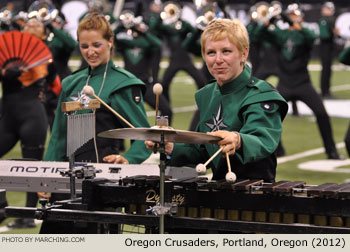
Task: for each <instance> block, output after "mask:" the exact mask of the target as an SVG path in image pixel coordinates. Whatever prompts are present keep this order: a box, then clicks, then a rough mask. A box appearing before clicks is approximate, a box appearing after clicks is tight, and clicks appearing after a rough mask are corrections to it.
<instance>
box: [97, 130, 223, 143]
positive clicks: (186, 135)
mask: <svg viewBox="0 0 350 252" xmlns="http://www.w3.org/2000/svg"><path fill="white" fill-rule="evenodd" d="M161 134H164V141H165V142H174V143H190V144H216V143H217V142H218V141H220V140H221V138H220V137H216V136H210V135H207V134H204V133H199V132H194V131H186V130H175V129H168V128H122V129H112V130H107V131H104V132H101V133H99V134H98V136H99V137H105V138H117V139H132V140H143V141H145V140H148V141H153V142H160V141H161Z"/></svg>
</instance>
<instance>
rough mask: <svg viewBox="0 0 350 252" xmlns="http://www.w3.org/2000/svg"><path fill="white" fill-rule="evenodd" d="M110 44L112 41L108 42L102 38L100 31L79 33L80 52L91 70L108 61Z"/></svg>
mask: <svg viewBox="0 0 350 252" xmlns="http://www.w3.org/2000/svg"><path fill="white" fill-rule="evenodd" d="M112 42H113V40H112V39H111V40H110V41H108V40H106V39H105V38H103V36H102V32H100V31H96V30H82V31H81V32H80V33H79V48H80V52H81V55H82V56H83V57H84V59H85V60H86V62H87V63H88V64H89V65H90V67H91V69H94V68H96V67H98V66H99V65H102V64H106V63H107V62H108V61H109V59H110V56H111V46H112Z"/></svg>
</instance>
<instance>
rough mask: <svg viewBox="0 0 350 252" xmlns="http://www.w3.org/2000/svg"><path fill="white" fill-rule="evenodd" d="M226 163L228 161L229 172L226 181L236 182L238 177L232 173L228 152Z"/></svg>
mask: <svg viewBox="0 0 350 252" xmlns="http://www.w3.org/2000/svg"><path fill="white" fill-rule="evenodd" d="M226 161H227V168H228V172H227V173H226V176H225V179H226V181H227V182H235V181H236V179H237V177H236V174H234V173H233V172H232V171H231V163H230V157H229V155H228V152H226Z"/></svg>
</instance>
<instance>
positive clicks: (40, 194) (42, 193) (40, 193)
mask: <svg viewBox="0 0 350 252" xmlns="http://www.w3.org/2000/svg"><path fill="white" fill-rule="evenodd" d="M37 194H38V196H39V198H43V199H49V198H51V194H50V193H48V192H37Z"/></svg>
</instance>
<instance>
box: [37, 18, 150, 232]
mask: <svg viewBox="0 0 350 252" xmlns="http://www.w3.org/2000/svg"><path fill="white" fill-rule="evenodd" d="M77 35H78V36H77V37H78V43H79V48H80V52H81V54H82V56H83V57H84V59H85V60H86V62H87V63H88V64H89V66H88V67H87V68H84V69H80V70H78V71H76V72H74V73H73V74H72V75H70V76H68V77H67V78H65V79H64V80H63V83H62V88H63V89H62V92H61V95H60V98H59V103H58V104H61V103H62V102H66V101H72V96H73V95H77V94H78V93H80V92H81V91H82V90H83V88H84V86H85V85H89V86H91V87H92V88H93V89H94V90H95V92H96V94H97V95H98V96H99V97H100V98H101V99H102V100H104V101H105V102H106V103H107V104H109V106H111V107H112V108H113V109H114V110H115V111H117V112H118V113H119V114H120V115H122V116H123V117H124V118H125V119H126V120H127V121H129V122H130V123H131V124H132V125H134V126H135V127H150V126H149V123H148V119H147V116H146V112H145V108H144V105H143V98H142V91H143V89H144V88H145V85H144V83H143V82H142V81H141V80H139V79H137V78H136V77H135V76H134V75H132V74H131V73H129V72H127V71H126V70H124V69H122V68H120V67H116V66H115V65H114V63H113V61H112V58H111V53H112V50H113V42H114V36H113V32H112V30H111V26H110V24H109V22H108V21H107V20H106V19H105V17H104V16H102V15H99V14H98V13H92V14H90V15H88V16H86V17H85V18H84V19H83V20H82V21H81V22H80V24H79V26H78V31H77ZM66 123H67V119H66V116H65V115H64V114H63V112H62V111H61V108H60V106H58V107H57V111H56V118H55V122H54V126H53V129H52V135H51V138H50V142H49V146H48V149H47V153H46V156H45V160H46V161H67V157H66V145H67V127H66ZM124 127H127V125H126V124H125V123H124V122H123V121H122V120H120V119H119V118H116V117H115V116H114V115H113V114H112V113H111V112H110V111H108V110H107V109H105V108H104V107H101V108H100V109H98V110H96V134H98V133H99V132H102V131H106V130H108V129H115V128H124ZM96 141H97V152H98V156H100V157H104V158H103V161H104V162H110V163H124V164H127V163H136V164H138V163H141V162H142V161H144V160H145V159H147V158H148V157H149V155H150V154H151V152H150V151H149V150H147V149H146V148H145V146H144V144H143V142H141V141H134V142H133V143H132V144H131V147H130V149H129V150H128V151H127V152H126V153H125V154H124V155H123V156H121V155H118V154H119V153H115V150H114V149H113V145H114V142H113V139H106V138H97V140H96ZM74 154H75V161H90V162H97V161H98V157H97V156H96V154H95V147H94V141H93V139H92V140H90V141H88V142H87V143H86V144H84V145H83V146H82V147H81V148H79V149H78V150H77V151H75V153H74ZM41 195H42V194H41ZM62 197H65V195H59V194H53V195H52V196H51V200H52V201H54V200H56V199H59V198H62ZM60 227H61V228H60ZM40 232H41V233H57V232H62V233H67V232H77V233H86V232H93V231H91V230H87V229H85V227H84V228H83V229H82V230H80V229H79V228H77V227H74V226H72V223H69V222H61V223H59V222H54V224H53V223H52V222H44V223H43V225H42V229H41V231H40Z"/></svg>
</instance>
